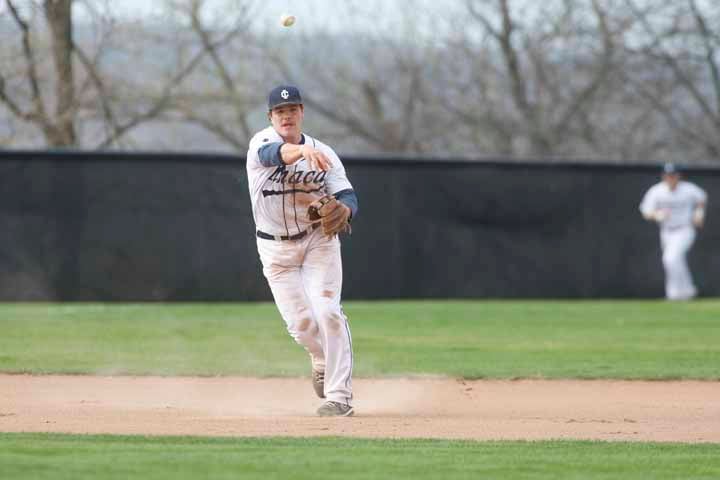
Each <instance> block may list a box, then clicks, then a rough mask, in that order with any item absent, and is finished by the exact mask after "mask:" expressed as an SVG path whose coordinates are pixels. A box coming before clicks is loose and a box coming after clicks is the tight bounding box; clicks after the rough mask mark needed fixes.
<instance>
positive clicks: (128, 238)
mask: <svg viewBox="0 0 720 480" xmlns="http://www.w3.org/2000/svg"><path fill="white" fill-rule="evenodd" d="M345 164H346V169H347V171H348V175H349V177H350V180H351V181H352V182H353V184H354V186H355V190H356V191H357V193H358V197H359V199H360V214H359V216H358V218H357V219H356V221H355V222H354V225H353V234H352V236H351V237H349V238H346V239H344V241H343V261H344V264H345V279H344V297H345V298H422V297H431V298H445V297H465V298H475V297H480V298H487V297H495V298H507V297H515V298H517V297H557V298H590V297H660V296H662V294H663V272H662V266H661V263H660V246H659V240H658V232H657V227H655V226H654V225H652V224H649V223H647V222H645V221H643V220H642V218H641V217H640V214H639V212H638V204H639V202H640V199H641V197H642V195H643V193H644V192H645V191H646V190H647V188H649V187H650V186H651V185H652V184H653V183H655V182H657V181H658V180H659V170H658V168H656V167H645V166H621V165H603V164H572V163H567V162H564V163H539V162H530V163H520V162H511V161H503V160H501V159H498V160H479V161H468V160H443V161H439V160H438V161H433V160H409V159H405V158H382V159H377V158H375V159H372V158H360V157H352V158H345ZM688 178H689V179H690V180H692V181H695V182H696V183H697V184H698V185H700V186H701V187H703V188H704V189H705V190H706V191H707V192H708V194H709V196H710V201H709V208H708V218H707V227H706V228H705V230H703V231H702V232H701V233H700V235H699V236H698V240H697V242H696V244H695V247H694V249H693V250H692V253H691V255H690V264H691V268H692V271H693V273H694V276H695V279H696V282H697V283H698V286H699V288H700V291H701V293H702V294H703V295H706V296H720V248H719V247H720V208H718V207H716V202H720V169H695V170H690V171H689V172H688ZM255 241H256V240H255V236H254V227H253V222H252V214H251V210H250V199H249V195H248V187H247V179H246V175H245V165H244V158H241V157H233V156H229V155H201V154H199V155H177V154H161V155H158V154H146V155H143V154H124V153H96V152H3V154H2V160H0V300H88V301H90V300H98V301H110V300H118V301H119V300H135V301H137V300H177V301H180V300H188V301H195V300H267V299H269V298H270V292H269V289H268V287H267V285H266V283H265V279H264V278H263V277H262V272H261V268H260V262H259V259H258V256H257V251H256V247H255Z"/></svg>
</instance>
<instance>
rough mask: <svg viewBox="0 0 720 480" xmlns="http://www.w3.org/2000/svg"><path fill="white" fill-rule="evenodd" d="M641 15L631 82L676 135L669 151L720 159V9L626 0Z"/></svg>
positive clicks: (691, 0) (687, 1)
mask: <svg viewBox="0 0 720 480" xmlns="http://www.w3.org/2000/svg"><path fill="white" fill-rule="evenodd" d="M626 5H627V7H628V9H629V11H631V12H632V14H633V15H634V16H635V18H636V19H637V28H636V31H634V32H633V33H634V40H633V42H632V43H630V44H629V45H628V46H627V49H628V51H629V52H630V53H631V54H633V58H634V60H635V64H636V67H635V68H634V69H632V70H630V71H628V75H627V77H626V78H627V80H628V82H629V83H630V84H631V85H632V86H633V88H634V90H635V92H636V93H637V95H639V96H640V97H641V98H642V99H643V100H644V101H645V102H646V103H647V104H648V105H650V106H651V107H652V108H653V110H654V111H655V112H657V113H658V114H660V115H661V116H662V118H664V119H665V122H666V125H667V126H666V129H667V130H668V131H669V133H671V135H670V136H669V137H668V139H667V141H668V143H670V144H671V145H666V153H667V154H668V155H671V156H672V155H676V156H678V155H679V156H681V158H684V159H686V160H687V159H688V157H690V158H693V157H694V160H706V159H708V158H709V159H713V160H717V159H718V158H720V28H719V27H718V25H720V7H718V6H717V5H716V4H714V3H713V2H709V3H708V2H698V1H697V0H679V1H674V2H664V1H656V0H651V1H645V2H638V1H636V0H626Z"/></svg>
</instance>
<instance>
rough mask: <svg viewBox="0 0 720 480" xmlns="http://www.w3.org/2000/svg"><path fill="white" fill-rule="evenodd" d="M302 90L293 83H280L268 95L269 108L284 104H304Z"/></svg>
mask: <svg viewBox="0 0 720 480" xmlns="http://www.w3.org/2000/svg"><path fill="white" fill-rule="evenodd" d="M302 103H303V102H302V97H301V96H300V90H298V89H297V87H293V86H292V85H280V86H279V87H275V88H273V89H272V91H271V92H270V95H268V110H272V109H273V108H277V107H281V106H283V105H302Z"/></svg>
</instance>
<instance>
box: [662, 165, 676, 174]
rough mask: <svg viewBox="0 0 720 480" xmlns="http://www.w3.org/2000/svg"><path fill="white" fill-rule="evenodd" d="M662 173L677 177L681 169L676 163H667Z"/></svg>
mask: <svg viewBox="0 0 720 480" xmlns="http://www.w3.org/2000/svg"><path fill="white" fill-rule="evenodd" d="M662 172H663V173H664V174H665V175H677V174H678V173H680V168H679V167H678V166H677V165H675V164H674V163H666V164H665V165H663V168H662Z"/></svg>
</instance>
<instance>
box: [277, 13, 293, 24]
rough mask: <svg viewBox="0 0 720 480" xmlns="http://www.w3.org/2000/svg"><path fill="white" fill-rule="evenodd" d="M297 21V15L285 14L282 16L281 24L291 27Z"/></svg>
mask: <svg viewBox="0 0 720 480" xmlns="http://www.w3.org/2000/svg"><path fill="white" fill-rule="evenodd" d="M294 23H295V16H294V15H288V14H283V15H281V16H280V25H282V26H283V27H291V26H292V25H293V24H294Z"/></svg>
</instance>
